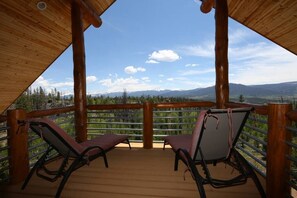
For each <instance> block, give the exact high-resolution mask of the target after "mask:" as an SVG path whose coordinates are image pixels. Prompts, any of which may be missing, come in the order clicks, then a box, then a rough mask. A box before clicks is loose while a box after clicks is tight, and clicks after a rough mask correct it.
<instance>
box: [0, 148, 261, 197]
mask: <svg viewBox="0 0 297 198" xmlns="http://www.w3.org/2000/svg"><path fill="white" fill-rule="evenodd" d="M107 158H108V161H109V168H105V167H104V165H103V159H102V158H99V159H96V160H94V161H93V162H92V163H91V164H90V166H85V167H82V168H80V169H79V170H77V171H75V172H74V173H73V174H72V175H71V177H70V178H69V180H68V182H67V184H66V186H65V188H64V190H63V192H62V197H74V198H78V197H88V198H89V197H100V198H105V197H106V198H107V197H108V198H144V197H145V198H148V197H150V198H151V197H152V198H154V197H155V198H160V197H170V198H175V197H180V198H190V197H199V194H198V192H197V188H196V185H195V183H194V181H193V180H192V178H191V176H190V173H186V180H185V181H184V179H183V175H184V170H185V166H184V165H183V164H182V163H180V168H179V171H177V172H175V171H173V160H174V153H173V152H172V151H171V149H166V150H165V151H163V150H162V149H160V148H155V149H151V150H145V149H142V148H133V149H132V150H129V149H127V148H116V149H114V150H112V151H110V152H109V153H108V154H107ZM53 163H56V162H53ZM219 169H220V170H219V171H216V172H217V174H218V175H224V174H230V173H231V172H232V170H230V169H226V168H225V167H224V166H220V167H219ZM59 181H60V180H58V181H56V182H54V183H50V182H47V181H45V180H43V179H41V178H39V177H37V176H36V175H34V176H33V178H32V179H31V181H30V182H29V184H28V186H27V188H26V189H25V190H20V186H21V184H18V185H13V186H1V188H0V197H13V198H18V197H22V198H28V197H54V195H55V193H56V190H57V187H58V184H59ZM205 189H206V191H207V192H206V193H207V196H208V197H236V198H237V197H243V198H244V197H247V198H250V197H259V195H258V192H257V190H256V188H255V185H254V184H253V183H252V182H251V180H249V181H248V182H247V183H246V184H245V185H241V186H236V187H230V188H223V189H214V188H212V187H211V186H209V185H206V186H205Z"/></svg>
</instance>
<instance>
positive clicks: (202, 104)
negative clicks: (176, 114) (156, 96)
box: [153, 101, 216, 109]
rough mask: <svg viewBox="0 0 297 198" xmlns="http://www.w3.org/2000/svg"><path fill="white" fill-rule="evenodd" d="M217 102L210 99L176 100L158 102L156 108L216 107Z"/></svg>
mask: <svg viewBox="0 0 297 198" xmlns="http://www.w3.org/2000/svg"><path fill="white" fill-rule="evenodd" d="M215 105H216V103H214V102H209V101H201V102H176V103H156V104H153V107H154V108H159V109H162V108H185V107H214V106H215Z"/></svg>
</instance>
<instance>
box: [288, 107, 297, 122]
mask: <svg viewBox="0 0 297 198" xmlns="http://www.w3.org/2000/svg"><path fill="white" fill-rule="evenodd" d="M286 116H287V117H288V118H289V119H290V120H291V121H294V122H297V110H293V111H290V112H288V113H287V114H286Z"/></svg>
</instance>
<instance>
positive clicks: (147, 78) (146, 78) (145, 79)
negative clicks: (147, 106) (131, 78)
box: [141, 77, 151, 82]
mask: <svg viewBox="0 0 297 198" xmlns="http://www.w3.org/2000/svg"><path fill="white" fill-rule="evenodd" d="M141 80H143V81H145V82H150V81H151V80H150V78H149V77H142V78H141Z"/></svg>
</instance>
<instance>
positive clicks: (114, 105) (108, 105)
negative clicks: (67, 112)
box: [87, 104, 143, 110]
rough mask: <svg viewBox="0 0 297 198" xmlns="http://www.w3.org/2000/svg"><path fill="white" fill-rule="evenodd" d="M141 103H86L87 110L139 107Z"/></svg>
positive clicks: (141, 106)
mask: <svg viewBox="0 0 297 198" xmlns="http://www.w3.org/2000/svg"><path fill="white" fill-rule="evenodd" d="M141 108H143V104H99V105H88V106H87V109H88V110H109V109H141Z"/></svg>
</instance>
